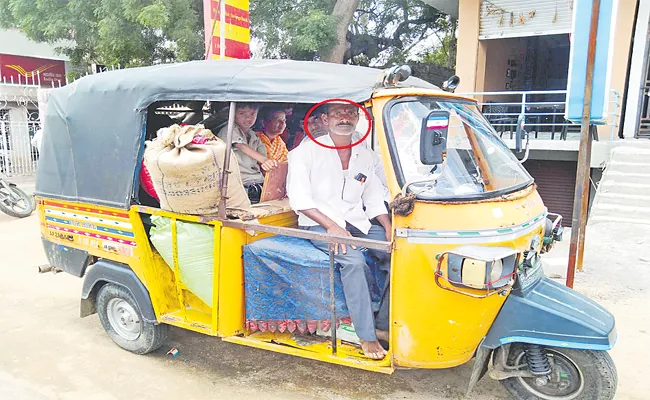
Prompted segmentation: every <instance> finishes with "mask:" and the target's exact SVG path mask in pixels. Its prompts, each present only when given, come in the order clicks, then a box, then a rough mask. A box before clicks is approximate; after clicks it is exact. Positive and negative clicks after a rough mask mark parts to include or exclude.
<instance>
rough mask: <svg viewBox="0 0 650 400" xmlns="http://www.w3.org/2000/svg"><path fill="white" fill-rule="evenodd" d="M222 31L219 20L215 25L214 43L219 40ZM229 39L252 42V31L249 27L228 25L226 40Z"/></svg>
mask: <svg viewBox="0 0 650 400" xmlns="http://www.w3.org/2000/svg"><path fill="white" fill-rule="evenodd" d="M220 32H221V26H220V23H219V22H217V23H216V25H215V27H214V36H213V38H212V43H214V42H215V41H217V42H219V34H220ZM228 39H230V40H234V41H236V42H242V43H250V41H251V31H250V30H249V29H246V28H242V27H239V26H235V25H226V40H228ZM213 48H214V46H213Z"/></svg>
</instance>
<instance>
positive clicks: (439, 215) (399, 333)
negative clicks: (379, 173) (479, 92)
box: [373, 89, 545, 368]
mask: <svg viewBox="0 0 650 400" xmlns="http://www.w3.org/2000/svg"><path fill="white" fill-rule="evenodd" d="M398 95H399V96H407V95H432V96H442V97H450V98H458V97H459V96H455V95H451V94H448V93H445V92H435V91H429V92H426V91H421V90H418V89H387V90H381V91H378V92H377V93H375V96H373V113H374V120H375V121H378V123H376V124H375V133H376V134H377V135H378V140H377V142H378V143H379V150H380V152H381V154H382V161H383V164H384V170H385V171H386V178H387V183H388V187H389V190H390V195H391V198H394V197H395V196H396V195H397V194H399V193H400V192H401V188H400V187H399V185H398V182H397V177H396V175H395V170H394V168H393V164H392V160H391V157H390V152H389V149H388V142H387V141H386V132H385V130H384V124H383V123H381V121H383V108H384V107H385V105H386V103H387V102H388V101H389V100H391V99H392V98H393V96H398ZM467 100H469V99H467ZM544 213H545V208H544V205H543V204H542V201H541V198H540V197H539V195H538V194H537V192H536V191H535V189H534V187H529V188H527V189H524V190H522V191H519V192H517V193H515V194H512V195H509V196H502V197H498V198H494V199H487V200H481V201H473V202H464V203H452V202H424V201H417V202H416V203H415V207H414V210H413V213H411V214H410V215H409V216H408V217H400V216H397V215H394V216H393V228H394V229H395V230H396V232H398V230H400V229H401V230H406V229H408V230H413V231H424V232H429V233H432V235H431V237H432V239H427V238H426V237H425V238H418V239H414V238H410V237H396V236H394V250H393V254H392V263H391V292H390V295H391V305H390V315H391V326H390V339H391V340H390V342H391V349H392V351H393V360H394V365H395V366H402V367H414V368H446V367H453V366H456V365H460V364H463V363H465V362H467V361H468V360H470V359H471V358H472V357H473V355H474V351H475V350H476V348H477V346H478V345H479V343H480V341H481V340H482V338H483V337H484V336H485V334H486V333H487V331H488V329H489V328H490V326H491V325H492V322H493V321H494V319H495V318H496V315H497V314H498V312H499V310H500V309H501V306H502V305H503V303H504V301H505V299H506V297H505V296H501V295H498V294H497V295H493V296H489V297H486V298H473V297H470V296H467V295H463V294H459V293H455V292H452V291H449V290H445V289H442V288H440V287H439V286H438V285H437V284H436V282H435V279H434V278H435V276H434V273H435V270H436V267H437V261H436V255H438V254H441V253H443V252H445V251H449V250H452V249H454V248H456V247H459V246H463V245H468V244H472V245H479V246H481V245H486V246H504V247H509V248H512V249H515V250H518V251H522V252H523V251H525V250H528V249H529V247H530V243H531V240H532V237H533V236H534V235H537V234H542V233H543V225H542V223H541V222H543V220H544V218H541V219H540V220H539V221H537V222H536V223H535V224H534V225H535V226H534V227H533V228H528V229H520V230H519V231H518V232H519V233H514V234H511V235H509V236H505V235H504V236H496V237H486V236H481V235H480V232H479V231H481V230H494V229H499V228H506V227H512V226H519V225H520V224H526V223H527V222H529V221H531V220H533V219H534V218H536V217H539V216H540V215H543V214H544ZM441 231H442V232H448V231H453V232H462V233H461V234H458V237H457V239H451V240H435V239H433V238H434V237H435V232H441ZM499 237H502V238H503V239H499ZM444 265H445V266H446V262H445V263H444ZM476 293H482V292H480V291H476Z"/></svg>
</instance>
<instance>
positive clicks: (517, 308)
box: [482, 278, 616, 350]
mask: <svg viewBox="0 0 650 400" xmlns="http://www.w3.org/2000/svg"><path fill="white" fill-rule="evenodd" d="M515 342H521V343H533V344H540V345H545V346H552V347H565V348H571V349H591V350H608V349H610V348H612V346H614V343H615V342H616V328H615V322H614V316H613V315H612V314H611V313H610V312H608V311H607V310H605V309H604V308H603V307H601V306H600V305H598V304H597V303H596V302H595V301H593V300H591V299H589V298H587V297H585V296H583V295H581V294H580V293H578V292H576V291H574V290H572V289H570V288H568V287H566V286H564V285H561V284H559V283H557V282H553V281H551V280H550V279H548V278H542V279H541V280H540V281H539V282H538V283H537V284H535V285H534V286H533V287H532V288H531V289H530V290H527V291H526V292H525V293H524V292H521V291H518V290H513V291H512V292H511V294H510V296H508V298H507V299H506V302H505V303H504V305H503V307H502V308H501V311H500V312H499V315H498V316H497V318H496V319H495V321H494V323H493V324H492V327H490V331H489V332H488V334H487V336H486V338H485V340H484V341H483V344H482V346H485V347H487V348H491V349H494V348H497V347H499V346H501V345H503V344H507V343H515Z"/></svg>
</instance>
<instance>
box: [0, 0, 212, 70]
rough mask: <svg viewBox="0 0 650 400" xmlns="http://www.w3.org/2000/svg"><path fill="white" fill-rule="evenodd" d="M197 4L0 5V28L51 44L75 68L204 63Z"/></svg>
mask: <svg viewBox="0 0 650 400" xmlns="http://www.w3.org/2000/svg"><path fill="white" fill-rule="evenodd" d="M202 15H203V1H202V0H37V1H35V0H0V27H4V28H8V27H15V28H19V29H20V30H21V31H23V32H24V33H25V34H26V35H27V36H28V37H29V38H30V39H33V40H36V41H39V42H48V43H52V44H56V45H58V46H59V47H58V48H57V50H58V51H60V52H61V53H62V54H65V55H67V56H68V57H70V59H71V61H72V62H73V63H76V64H80V65H83V64H88V63H92V62H96V63H101V64H108V65H116V64H121V65H123V66H136V65H151V64H155V63H161V62H169V61H185V60H193V59H200V58H203V55H204V51H205V50H204V45H203V42H204V40H203V19H202Z"/></svg>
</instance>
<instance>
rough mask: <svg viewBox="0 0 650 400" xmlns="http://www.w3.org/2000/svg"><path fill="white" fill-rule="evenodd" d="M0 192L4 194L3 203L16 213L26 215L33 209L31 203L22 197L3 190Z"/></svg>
mask: <svg viewBox="0 0 650 400" xmlns="http://www.w3.org/2000/svg"><path fill="white" fill-rule="evenodd" d="M0 192H2V193H1V194H2V197H4V200H3V201H2V203H3V204H4V205H5V206H6V207H8V208H10V209H11V210H13V211H14V212H18V213H24V212H27V211H28V210H29V209H30V208H31V206H30V204H29V202H28V201H27V200H26V199H24V198H22V197H21V196H18V195H17V194H15V193H13V192H9V191H6V190H1V191H0Z"/></svg>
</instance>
